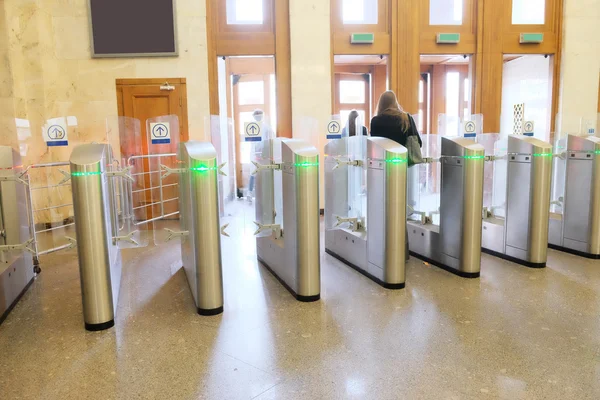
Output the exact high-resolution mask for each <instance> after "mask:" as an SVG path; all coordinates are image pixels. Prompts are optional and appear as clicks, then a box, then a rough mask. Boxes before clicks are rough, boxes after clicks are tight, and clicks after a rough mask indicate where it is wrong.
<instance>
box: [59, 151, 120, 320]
mask: <svg viewBox="0 0 600 400" xmlns="http://www.w3.org/2000/svg"><path fill="white" fill-rule="evenodd" d="M110 152H111V148H110V146H109V145H106V144H85V145H81V146H78V147H76V148H75V149H74V150H73V152H72V154H71V159H70V163H71V185H72V191H73V211H74V216H75V232H76V234H77V251H78V256H79V272H80V279H81V294H82V299H83V317H84V321H85V328H86V329H87V330H92V331H97V330H103V329H108V328H110V327H112V326H114V323H115V321H114V320H115V314H116V310H117V301H118V298H119V288H120V284H121V251H120V250H119V248H118V246H117V244H116V241H115V240H114V239H113V238H114V236H115V235H114V232H116V227H115V224H116V222H115V221H116V216H115V209H114V207H112V206H111V202H113V201H114V198H115V197H114V187H113V182H112V179H109V177H108V176H107V174H106V168H107V166H108V165H110V163H111V158H112V156H111V153H110Z"/></svg>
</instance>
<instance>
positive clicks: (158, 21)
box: [89, 0, 177, 57]
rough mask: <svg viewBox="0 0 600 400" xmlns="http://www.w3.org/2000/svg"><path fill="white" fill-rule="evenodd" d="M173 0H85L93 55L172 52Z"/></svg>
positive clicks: (121, 55) (173, 53)
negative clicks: (88, 13) (88, 14)
mask: <svg viewBox="0 0 600 400" xmlns="http://www.w3.org/2000/svg"><path fill="white" fill-rule="evenodd" d="M174 1H175V0H89V2H90V21H91V25H92V27H91V31H92V50H93V51H92V53H93V54H92V55H93V57H136V56H137V57H147V56H169V55H170V56H175V55H177V43H176V36H175V8H174Z"/></svg>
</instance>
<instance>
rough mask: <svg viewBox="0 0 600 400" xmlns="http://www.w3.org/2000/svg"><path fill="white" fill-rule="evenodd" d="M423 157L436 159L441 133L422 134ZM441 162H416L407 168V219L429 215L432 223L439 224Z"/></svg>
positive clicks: (440, 145)
mask: <svg viewBox="0 0 600 400" xmlns="http://www.w3.org/2000/svg"><path fill="white" fill-rule="evenodd" d="M421 139H422V141H423V147H422V149H421V152H422V154H423V157H425V158H431V159H434V160H437V159H439V158H440V157H441V154H442V136H441V135H422V136H421ZM441 173H442V166H441V163H439V162H437V161H434V162H431V163H426V164H417V165H413V166H411V167H409V168H408V173H407V180H408V188H407V189H408V193H407V206H408V215H409V219H411V220H416V221H422V216H425V215H427V216H429V217H430V218H431V220H432V222H433V223H434V224H436V225H437V224H439V208H440V198H441Z"/></svg>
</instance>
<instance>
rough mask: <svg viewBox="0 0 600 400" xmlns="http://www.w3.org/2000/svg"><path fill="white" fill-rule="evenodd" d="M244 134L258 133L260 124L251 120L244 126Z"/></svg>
mask: <svg viewBox="0 0 600 400" xmlns="http://www.w3.org/2000/svg"><path fill="white" fill-rule="evenodd" d="M246 135H248V136H250V137H255V136H258V135H260V126H259V125H258V124H257V123H256V122H252V123H250V124H248V125H247V126H246Z"/></svg>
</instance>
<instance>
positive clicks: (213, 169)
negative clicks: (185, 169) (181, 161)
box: [190, 165, 217, 172]
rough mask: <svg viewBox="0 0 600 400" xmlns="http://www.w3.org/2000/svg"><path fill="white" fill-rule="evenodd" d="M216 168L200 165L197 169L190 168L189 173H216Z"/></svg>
mask: <svg viewBox="0 0 600 400" xmlns="http://www.w3.org/2000/svg"><path fill="white" fill-rule="evenodd" d="M216 170H217V168H210V167H207V166H204V165H201V166H199V167H191V168H190V171H194V172H208V171H216Z"/></svg>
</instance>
